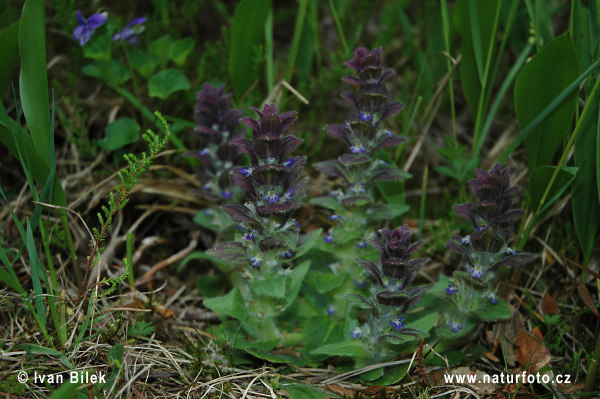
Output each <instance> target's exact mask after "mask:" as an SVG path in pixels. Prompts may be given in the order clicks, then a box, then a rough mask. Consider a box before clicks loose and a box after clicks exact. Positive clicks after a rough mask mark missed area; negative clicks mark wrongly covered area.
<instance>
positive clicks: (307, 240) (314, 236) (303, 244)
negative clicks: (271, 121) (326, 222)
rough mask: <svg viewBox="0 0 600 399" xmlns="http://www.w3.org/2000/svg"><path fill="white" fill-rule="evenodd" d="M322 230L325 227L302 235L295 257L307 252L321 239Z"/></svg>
mask: <svg viewBox="0 0 600 399" xmlns="http://www.w3.org/2000/svg"><path fill="white" fill-rule="evenodd" d="M322 232H323V229H317V230H314V231H311V232H310V233H308V234H306V235H304V236H302V237H300V240H299V242H298V245H299V246H298V248H296V253H295V254H294V255H295V257H296V258H299V257H300V256H302V255H304V254H305V253H307V252H308V251H309V250H310V249H311V248H312V247H313V246H314V245H315V244H316V243H317V242H318V241H319V238H321V233H322Z"/></svg>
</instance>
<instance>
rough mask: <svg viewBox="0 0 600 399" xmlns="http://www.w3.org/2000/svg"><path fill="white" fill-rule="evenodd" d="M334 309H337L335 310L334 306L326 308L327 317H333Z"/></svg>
mask: <svg viewBox="0 0 600 399" xmlns="http://www.w3.org/2000/svg"><path fill="white" fill-rule="evenodd" d="M336 309H337V308H336V307H335V306H333V305H329V306H328V307H327V314H328V315H329V316H333V314H334V313H335V311H336Z"/></svg>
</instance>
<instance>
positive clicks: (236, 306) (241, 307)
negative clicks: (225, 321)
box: [204, 288, 258, 336]
mask: <svg viewBox="0 0 600 399" xmlns="http://www.w3.org/2000/svg"><path fill="white" fill-rule="evenodd" d="M204 306H206V307H207V308H209V309H211V310H212V311H214V312H215V313H216V314H218V315H219V316H221V317H222V316H223V315H227V316H231V317H233V318H234V319H237V320H238V321H240V322H241V323H242V325H244V328H246V330H249V331H248V332H249V333H250V334H251V335H253V336H257V334H255V333H252V331H253V328H252V326H256V324H257V323H258V321H257V320H255V319H254V318H253V317H252V315H251V314H250V312H249V310H248V308H247V307H246V304H245V301H244V298H243V297H242V294H241V293H240V291H239V290H238V289H237V288H234V289H232V290H231V291H230V292H229V293H228V294H227V295H225V296H219V297H215V298H210V299H205V300H204Z"/></svg>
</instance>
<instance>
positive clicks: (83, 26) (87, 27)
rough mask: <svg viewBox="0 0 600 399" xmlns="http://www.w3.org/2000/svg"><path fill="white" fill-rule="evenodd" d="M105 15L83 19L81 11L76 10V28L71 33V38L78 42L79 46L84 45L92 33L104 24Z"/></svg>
mask: <svg viewBox="0 0 600 399" xmlns="http://www.w3.org/2000/svg"><path fill="white" fill-rule="evenodd" d="M106 15H107V14H106V13H100V14H93V15H92V16H90V18H89V19H85V18H84V17H83V15H82V14H81V11H79V10H77V23H78V24H79V25H77V27H76V28H75V30H74V31H73V38H74V39H75V40H78V41H79V45H80V46H83V45H84V44H86V43H87V42H88V41H89V40H90V39H91V38H92V35H93V34H94V31H95V30H96V29H98V28H99V27H101V26H102V25H104V24H105V23H106Z"/></svg>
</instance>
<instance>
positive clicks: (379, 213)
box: [367, 203, 410, 220]
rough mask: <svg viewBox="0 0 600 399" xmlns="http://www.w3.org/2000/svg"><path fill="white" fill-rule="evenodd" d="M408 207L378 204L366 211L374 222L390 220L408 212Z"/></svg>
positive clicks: (399, 204)
mask: <svg viewBox="0 0 600 399" xmlns="http://www.w3.org/2000/svg"><path fill="white" fill-rule="evenodd" d="M409 209H410V206H408V205H406V204H402V203H394V204H379V205H375V206H373V207H371V208H369V209H367V215H369V216H370V217H371V218H373V219H374V220H392V219H394V218H396V217H398V216H401V215H403V214H404V213H406V212H408V210H409Z"/></svg>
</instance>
